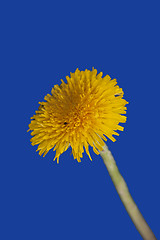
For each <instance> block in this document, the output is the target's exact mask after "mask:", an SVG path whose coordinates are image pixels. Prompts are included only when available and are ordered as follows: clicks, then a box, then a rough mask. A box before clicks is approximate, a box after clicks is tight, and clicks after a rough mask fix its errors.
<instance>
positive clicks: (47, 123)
mask: <svg viewBox="0 0 160 240" xmlns="http://www.w3.org/2000/svg"><path fill="white" fill-rule="evenodd" d="M102 74H103V73H102V72H100V73H99V74H98V75H97V70H96V69H94V68H93V69H92V71H90V70H87V69H86V70H85V71H79V70H78V69H77V70H76V71H75V73H71V74H70V77H69V76H67V77H66V80H67V83H65V82H64V81H63V80H61V81H62V83H61V85H60V86H59V85H55V86H54V87H53V89H52V91H51V93H52V94H51V95H50V94H47V95H46V96H45V98H44V99H45V100H46V101H45V102H40V103H39V104H40V106H39V109H38V111H36V114H35V115H34V116H33V117H32V118H31V119H32V120H31V123H30V124H29V130H32V132H31V135H32V136H33V137H32V139H31V142H32V145H36V144H39V145H38V149H37V151H39V154H40V155H42V154H44V155H43V156H45V155H46V154H47V153H48V151H49V150H50V149H51V148H53V151H54V150H56V154H55V158H54V160H55V159H57V163H58V162H59V156H60V155H61V154H62V153H63V152H64V151H66V150H67V149H68V147H69V146H71V148H72V154H73V157H74V159H77V161H78V162H80V161H81V158H82V153H83V152H84V148H85V150H86V153H87V154H88V155H89V158H90V159H91V156H90V153H89V150H88V146H89V145H91V146H92V147H93V151H94V152H95V153H96V154H99V152H98V150H100V151H102V149H103V146H104V142H103V140H105V141H107V139H106V137H108V138H110V139H111V140H112V141H113V142H114V141H115V138H114V137H113V135H119V134H118V133H117V132H115V131H116V130H121V131H123V127H121V126H119V125H118V124H119V123H120V122H121V123H124V122H126V117H125V116H124V115H121V114H125V113H126V107H125V105H126V104H127V101H126V100H124V99H122V98H123V90H122V88H119V86H117V85H116V84H117V81H116V79H113V80H111V78H110V76H109V75H106V76H105V77H102ZM105 136H106V137H105ZM102 139H103V140H102ZM83 147H84V148H83ZM91 160H92V159H91Z"/></svg>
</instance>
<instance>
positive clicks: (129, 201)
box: [100, 145, 156, 240]
mask: <svg viewBox="0 0 160 240" xmlns="http://www.w3.org/2000/svg"><path fill="white" fill-rule="evenodd" d="M100 155H101V157H102V159H103V161H104V164H105V165H106V167H107V169H108V172H109V175H110V177H111V179H112V181H113V184H114V186H115V188H116V190H117V192H118V194H119V197H120V199H121V201H122V202H123V204H124V207H125V209H126V211H127V212H128V214H129V216H130V218H131V219H132V221H133V223H134V225H135V227H136V228H137V230H138V231H139V233H140V235H141V236H142V238H143V239H144V240H156V237H155V235H154V233H153V232H152V230H151V229H150V227H149V226H148V224H147V223H146V221H145V219H144V218H143V216H142V214H141V213H140V211H139V209H138V207H137V205H136V204H135V202H134V200H133V198H132V196H131V194H130V193H129V190H128V187H127V185H126V183H125V181H124V179H123V177H122V175H121V174H120V172H119V170H118V167H117V165H116V162H115V160H114V158H113V156H112V153H111V152H110V151H109V150H108V147H107V146H106V145H105V146H104V148H103V150H102V151H100Z"/></svg>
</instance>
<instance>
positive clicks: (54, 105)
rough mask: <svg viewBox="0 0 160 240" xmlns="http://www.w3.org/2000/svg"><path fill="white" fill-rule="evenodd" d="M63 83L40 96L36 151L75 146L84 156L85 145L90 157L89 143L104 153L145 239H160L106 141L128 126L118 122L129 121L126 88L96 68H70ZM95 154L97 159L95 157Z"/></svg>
mask: <svg viewBox="0 0 160 240" xmlns="http://www.w3.org/2000/svg"><path fill="white" fill-rule="evenodd" d="M66 80H67V83H65V82H64V81H63V80H61V81H62V83H61V85H60V86H59V85H55V86H54V87H53V89H52V91H51V95H50V94H47V95H46V96H45V98H44V99H45V102H40V103H39V104H40V106H39V109H38V111H36V114H35V115H34V116H33V117H32V118H31V119H32V120H31V123H30V124H29V130H31V131H32V132H31V135H32V136H33V137H32V139H31V142H32V145H38V149H37V151H39V154H40V155H42V154H43V156H45V155H46V154H47V153H48V151H49V150H50V149H52V148H53V150H55V151H56V154H55V158H54V160H55V159H57V163H58V162H59V156H60V155H61V154H62V153H63V152H64V151H66V150H67V149H68V147H69V146H71V148H72V153H73V157H74V159H77V161H78V162H80V161H81V158H82V154H83V152H84V149H85V150H86V153H87V154H88V156H89V158H90V159H91V156H90V153H89V145H90V146H92V148H93V151H94V152H95V153H96V154H99V153H100V155H101V157H102V159H103V161H104V164H105V166H106V168H107V169H108V172H109V175H110V177H111V179H112V181H113V184H114V186H115V188H116V190H117V192H118V194H119V196H120V198H121V200H122V202H123V204H124V206H125V209H126V210H127V212H128V214H129V216H130V217H131V219H132V221H133V223H134V224H135V226H136V228H137V230H138V231H139V233H140V235H141V236H142V238H143V239H145V240H156V237H155V235H154V233H153V232H152V230H151V229H150V227H149V226H148V224H147V222H146V221H145V219H144V218H143V216H142V214H141V213H140V211H139V209H138V207H137V206H136V204H135V202H134V200H133V199H132V197H131V194H130V193H129V190H128V187H127V185H126V183H125V181H124V179H123V177H122V175H121V174H120V172H119V170H118V167H117V165H116V162H115V160H114V158H113V156H112V154H111V152H110V151H109V150H108V147H107V146H106V145H105V142H104V141H107V138H109V139H111V140H112V141H113V142H114V141H115V138H114V137H113V135H119V134H118V133H117V130H120V131H123V127H122V126H120V125H119V123H125V122H126V116H124V114H125V113H126V106H125V105H126V104H127V101H126V100H124V99H123V90H122V88H119V86H118V85H117V81H116V79H112V80H111V78H110V76H109V75H106V76H105V77H102V72H100V73H99V74H98V75H97V70H96V69H94V68H93V69H92V71H90V70H87V69H86V70H85V71H79V70H78V69H77V70H76V71H75V73H71V74H70V77H69V76H67V77H66ZM91 160H92V159H91Z"/></svg>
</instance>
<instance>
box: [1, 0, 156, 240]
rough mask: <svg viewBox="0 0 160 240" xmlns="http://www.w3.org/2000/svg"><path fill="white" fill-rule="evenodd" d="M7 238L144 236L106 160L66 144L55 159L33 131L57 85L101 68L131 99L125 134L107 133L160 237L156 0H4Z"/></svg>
mask: <svg viewBox="0 0 160 240" xmlns="http://www.w3.org/2000/svg"><path fill="white" fill-rule="evenodd" d="M0 5H1V6H0V22H1V27H0V34H1V37H0V41H1V45H0V58H1V63H0V79H1V118H0V120H1V161H0V163H1V167H0V184H1V190H0V195H1V196H0V202H1V203H0V208H1V213H0V219H1V224H0V228H1V230H0V239H2V240H8V239H16V240H18V239H47V240H50V239H56V240H61V239H70V240H71V239H100V240H103V239H130V240H131V239H136V240H138V239H141V237H140V235H139V234H138V232H137V231H136V229H135V227H134V225H133V224H132V222H131V220H130V218H129V217H128V215H127V213H126V211H125V209H124V207H123V205H122V203H121V201H120V199H119V197H118V195H117V193H116V191H115V189H114V186H113V184H112V182H111V179H110V177H109V175H108V172H107V170H106V168H105V166H104V164H103V161H102V159H101V158H100V157H99V156H97V155H95V154H94V153H93V151H92V150H91V155H92V157H93V159H94V160H93V162H90V160H89V158H88V156H87V155H86V154H84V157H83V159H82V162H81V163H77V162H76V161H74V160H73V157H72V155H71V150H70V149H69V150H68V151H67V152H66V153H64V154H63V155H62V156H61V157H60V164H59V165H57V164H56V162H53V161H52V160H53V158H54V153H53V151H50V152H49V153H48V154H47V155H46V157H45V158H43V157H40V156H39V155H38V153H37V152H36V147H32V146H31V144H30V134H29V133H27V129H28V124H29V123H30V117H31V116H32V115H33V114H34V112H35V110H37V108H38V102H39V101H42V100H43V98H44V96H45V95H46V94H47V93H50V92H51V88H52V87H53V86H54V84H60V79H61V78H62V79H64V78H65V76H66V75H68V74H69V73H70V72H74V71H75V69H76V68H77V67H78V68H79V69H80V70H85V69H86V68H87V69H90V70H91V68H92V67H95V68H97V69H98V71H99V72H100V71H103V72H104V75H106V74H109V75H110V76H111V77H112V78H117V80H118V84H119V86H120V87H122V88H123V90H124V92H125V99H126V100H128V101H129V105H128V111H127V117H128V120H127V123H126V124H125V125H124V127H125V131H124V132H122V133H121V134H120V136H119V137H116V138H117V141H116V142H115V143H113V142H111V141H110V140H108V146H109V148H110V150H111V151H112V153H113V155H114V157H115V159H116V161H117V164H118V167H119V169H120V171H121V173H122V175H123V176H124V178H125V180H126V182H127V184H128V186H129V189H130V192H131V194H132V196H133V198H134V200H135V201H136V203H137V205H138V207H139V208H140V210H141V212H142V214H143V215H144V217H145V219H146V220H147V222H148V223H149V225H150V227H151V228H152V230H153V231H154V233H155V235H156V236H157V239H160V231H159V226H160V225H159V216H160V208H159V203H160V195H159V183H160V176H159V168H160V161H159V160H160V159H159V134H160V131H159V110H160V108H159V81H160V79H159V53H160V51H159V50H160V49H159V42H160V38H159V20H160V19H159V8H158V1H87V0H86V1H83V0H81V1H1V4H0Z"/></svg>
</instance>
